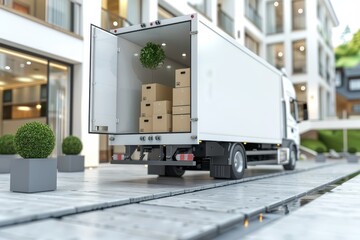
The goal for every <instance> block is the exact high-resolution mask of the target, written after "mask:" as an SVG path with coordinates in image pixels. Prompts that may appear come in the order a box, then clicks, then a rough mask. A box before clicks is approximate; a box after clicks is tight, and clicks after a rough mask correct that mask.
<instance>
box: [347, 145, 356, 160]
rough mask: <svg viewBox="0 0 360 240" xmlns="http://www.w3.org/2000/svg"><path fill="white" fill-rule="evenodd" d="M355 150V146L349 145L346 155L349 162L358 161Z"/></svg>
mask: <svg viewBox="0 0 360 240" xmlns="http://www.w3.org/2000/svg"><path fill="white" fill-rule="evenodd" d="M356 152H357V149H356V147H349V149H348V153H349V154H347V155H346V159H347V161H348V162H349V163H357V162H358V157H357V156H356Z"/></svg>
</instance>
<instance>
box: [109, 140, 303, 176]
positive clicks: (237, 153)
mask: <svg viewBox="0 0 360 240" xmlns="http://www.w3.org/2000/svg"><path fill="white" fill-rule="evenodd" d="M135 152H138V157H137V158H136V157H134V153H135ZM297 152H298V149H297V148H296V145H295V144H293V143H292V142H291V141H287V140H284V141H283V144H282V147H280V145H279V144H260V143H228V142H211V141H205V142H201V143H200V144H198V145H149V146H146V145H141V146H126V152H125V154H115V155H114V156H113V160H112V162H111V163H113V164H146V165H148V174H155V175H160V176H174V177H180V176H182V175H183V174H184V172H185V171H186V170H201V171H204V170H207V171H210V176H211V177H214V178H231V179H240V178H241V177H242V176H243V174H244V170H245V169H246V168H247V166H250V165H258V164H262V165H263V164H280V165H283V167H284V169H286V170H293V169H294V168H295V164H296V160H297Z"/></svg>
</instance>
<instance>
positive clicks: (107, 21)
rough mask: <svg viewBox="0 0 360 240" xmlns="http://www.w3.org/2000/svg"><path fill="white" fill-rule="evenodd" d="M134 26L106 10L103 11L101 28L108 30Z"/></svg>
mask: <svg viewBox="0 0 360 240" xmlns="http://www.w3.org/2000/svg"><path fill="white" fill-rule="evenodd" d="M131 25H133V24H132V23H131V22H129V20H127V19H126V18H123V17H121V16H119V15H117V14H115V13H112V12H110V11H108V10H106V9H104V8H102V9H101V27H102V28H104V29H107V30H110V29H114V28H120V27H127V26H131Z"/></svg>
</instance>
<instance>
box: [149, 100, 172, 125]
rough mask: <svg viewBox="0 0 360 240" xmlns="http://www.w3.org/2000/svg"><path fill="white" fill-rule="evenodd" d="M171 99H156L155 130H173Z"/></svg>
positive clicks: (154, 109) (154, 110)
mask: <svg viewBox="0 0 360 240" xmlns="http://www.w3.org/2000/svg"><path fill="white" fill-rule="evenodd" d="M171 125H172V116H171V101H168V100H165V101H156V102H154V108H153V132H171Z"/></svg>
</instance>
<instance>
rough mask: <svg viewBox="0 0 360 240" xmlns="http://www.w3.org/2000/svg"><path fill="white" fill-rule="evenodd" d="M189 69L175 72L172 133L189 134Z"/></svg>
mask: <svg viewBox="0 0 360 240" xmlns="http://www.w3.org/2000/svg"><path fill="white" fill-rule="evenodd" d="M190 92H191V91H190V68H184V69H177V70H176V71H175V88H174V89H173V108H172V112H173V121H172V125H173V132H190Z"/></svg>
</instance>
